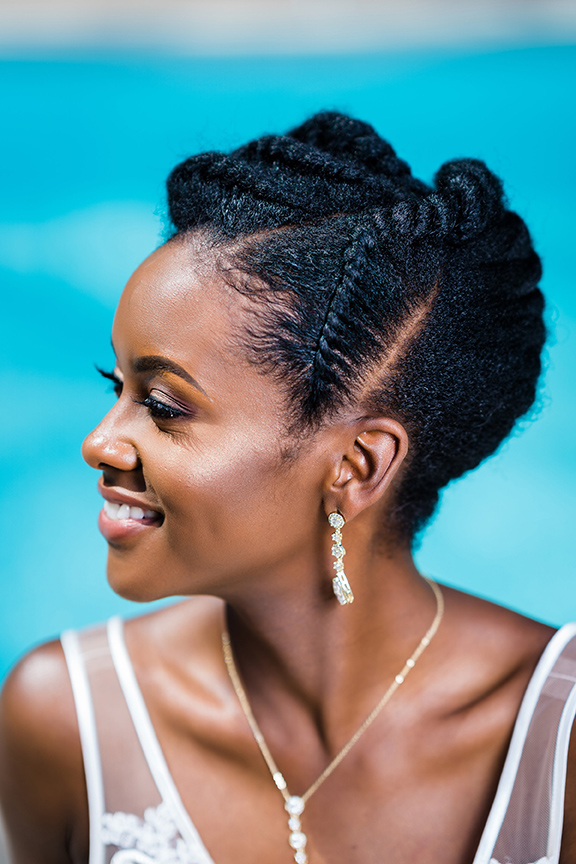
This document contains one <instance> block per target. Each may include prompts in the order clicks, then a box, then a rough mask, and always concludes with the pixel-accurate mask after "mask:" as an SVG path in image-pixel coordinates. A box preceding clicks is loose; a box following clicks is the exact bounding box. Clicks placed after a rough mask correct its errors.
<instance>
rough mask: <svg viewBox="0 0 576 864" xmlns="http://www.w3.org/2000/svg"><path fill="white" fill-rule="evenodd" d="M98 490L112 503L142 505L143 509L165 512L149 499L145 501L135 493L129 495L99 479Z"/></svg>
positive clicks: (132, 505)
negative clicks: (105, 484) (154, 505)
mask: <svg viewBox="0 0 576 864" xmlns="http://www.w3.org/2000/svg"><path fill="white" fill-rule="evenodd" d="M98 491H99V493H100V495H102V497H103V498H104V499H105V500H106V501H110V502H111V503H112V504H127V505H128V506H129V507H140V508H141V509H142V510H154V512H155V513H158V514H159V515H160V516H163V515H164V514H163V513H162V511H161V510H160V508H159V507H153V506H152V505H151V504H150V503H149V502H148V501H143V500H142V499H141V498H137V497H136V496H135V495H127V494H126V492H119V491H118V489H116V488H114V489H113V488H110V487H108V486H103V485H102V482H101V481H98Z"/></svg>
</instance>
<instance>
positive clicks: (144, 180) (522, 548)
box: [0, 46, 576, 675]
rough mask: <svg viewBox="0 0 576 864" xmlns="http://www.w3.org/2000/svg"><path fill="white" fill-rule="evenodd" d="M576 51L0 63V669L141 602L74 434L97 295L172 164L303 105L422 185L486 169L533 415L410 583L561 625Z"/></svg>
mask: <svg viewBox="0 0 576 864" xmlns="http://www.w3.org/2000/svg"><path fill="white" fill-rule="evenodd" d="M575 82H576V47H570V46H569V47H566V46H565V47H561V48H530V47H526V48H523V49H515V50H508V51H504V50H499V51H497V52H484V53H473V54H470V53H467V54H459V53H454V52H453V53H441V52H428V53H423V52H419V53H398V54H389V55H369V56H359V57H354V56H346V57H344V56H342V57H324V58H298V59H296V58H289V57H286V58H267V59H257V58H236V59H226V58H222V59H216V58H214V59H174V58H172V59H171V58H167V57H153V58H145V57H141V56H134V55H126V56H104V55H99V56H94V57H91V58H88V57H82V58H60V59H58V60H50V61H31V60H26V61H24V60H22V61H18V60H12V61H5V62H2V63H0V126H1V128H2V132H1V134H0V172H1V176H0V290H1V297H2V304H1V317H2V330H1V333H2V342H1V344H2V371H3V383H4V390H3V394H2V396H3V398H2V403H1V404H2V423H1V425H0V436H1V442H0V443H1V446H0V468H1V477H2V484H1V500H0V510H1V512H0V517H1V519H0V524H1V525H2V531H3V535H2V544H1V550H2V554H1V569H2V577H1V578H2V592H1V596H0V675H1V674H3V673H4V672H5V671H6V669H7V668H8V667H9V666H10V665H11V664H12V663H13V662H14V660H15V659H16V658H17V657H18V656H19V655H20V654H21V653H22V652H23V651H25V650H26V649H27V648H29V647H30V646H31V645H33V644H35V643H37V642H38V641H40V640H44V639H47V638H51V637H54V636H55V635H56V634H58V633H59V632H60V631H61V630H62V629H63V628H66V627H70V626H82V625H85V624H88V623H90V622H93V621H97V620H100V619H103V618H105V617H107V616H109V615H110V614H112V613H116V612H121V613H123V614H135V613H137V612H140V611H142V607H139V606H136V605H134V604H130V603H129V602H127V601H124V600H121V599H119V598H118V597H116V596H115V595H114V594H113V593H112V591H111V590H110V589H109V587H108V586H107V583H106V580H105V575H104V571H105V551H106V550H105V543H104V541H103V540H102V538H101V537H100V535H99V534H98V531H97V529H96V515H97V512H98V509H99V506H100V504H99V499H98V496H97V494H96V491H95V483H96V475H95V472H94V471H92V470H91V469H89V468H87V467H86V466H84V465H83V463H82V460H81V457H80V443H81V441H82V438H83V437H84V435H85V434H86V433H87V432H88V431H89V430H90V429H91V428H92V426H94V425H95V424H96V423H97V421H98V420H99V418H100V417H101V416H102V414H103V413H104V412H105V411H106V410H107V408H108V406H109V405H110V400H111V398H112V397H111V396H110V394H107V393H106V392H105V388H103V386H102V382H101V380H99V379H98V377H97V375H96V374H95V371H94V366H93V364H94V362H98V363H100V364H105V365H107V364H110V362H111V359H112V358H111V352H110V349H109V338H110V329H111V323H112V316H113V310H114V306H115V303H116V301H117V299H118V296H119V293H120V291H121V288H122V286H123V284H124V282H125V281H126V279H127V277H128V276H129V274H130V272H131V271H132V270H133V269H134V267H135V266H136V265H137V264H138V263H139V262H140V260H141V259H142V258H143V257H145V256H146V255H147V254H148V253H149V252H150V251H151V250H152V249H153V248H154V247H155V246H156V245H157V244H158V243H159V242H160V239H161V236H162V232H163V230H164V228H165V226H164V187H163V184H164V179H165V177H166V175H167V173H168V172H169V170H170V169H171V168H172V167H173V165H174V164H175V163H176V162H177V161H178V160H180V159H181V158H182V157H184V156H186V155H188V154H190V153H192V152H195V151H198V150H204V149H212V148H218V149H224V148H229V147H233V146H235V145H237V144H239V143H241V142H243V141H245V140H246V139H247V138H249V137H251V136H256V135H260V134H262V133H265V132H277V131H281V130H284V129H286V128H288V127H289V126H290V125H292V124H296V123H298V122H300V121H301V120H302V119H303V118H304V117H305V116H306V115H308V114H310V113H312V112H314V111H316V110H318V109H321V108H326V107H328V108H337V109H341V110H343V111H347V112H351V113H353V114H356V115H358V116H359V117H362V118H363V119H366V120H369V121H370V122H372V123H373V124H374V125H375V126H376V127H377V128H378V130H379V131H380V132H381V133H382V134H383V135H385V136H386V137H388V138H389V140H390V141H391V142H392V144H393V145H394V147H395V148H396V149H397V151H398V152H399V153H400V155H402V156H403V157H404V158H406V159H407V160H408V161H409V162H410V163H411V164H412V166H413V168H414V171H415V173H416V174H418V175H419V176H421V177H423V178H424V179H427V180H429V179H431V177H432V175H433V173H434V171H435V170H436V169H437V168H438V167H439V165H440V164H441V163H442V162H443V161H444V160H446V159H449V158H452V157H455V156H476V157H480V158H483V159H485V160H486V161H487V162H488V163H489V165H490V166H491V167H492V168H493V169H494V170H496V171H497V172H499V173H500V174H501V175H502V176H503V177H504V178H505V182H506V189H507V192H508V195H509V198H510V201H511V203H512V205H513V206H514V207H515V208H516V209H518V210H519V212H520V213H521V214H522V215H523V216H524V217H525V218H526V219H527V220H528V223H529V225H530V227H531V230H532V233H533V235H534V238H535V241H536V245H537V248H538V250H539V252H540V253H541V255H542V256H543V259H544V266H545V277H544V282H543V286H544V290H545V292H546V294H547V297H548V301H549V305H548V320H549V324H550V328H551V333H552V335H551V338H550V344H549V349H548V353H547V372H546V376H545V381H544V385H543V389H542V393H541V395H540V398H539V403H538V406H537V411H536V414H537V420H536V422H530V423H528V422H524V423H522V424H521V425H522V428H521V430H520V431H519V433H518V434H515V435H514V437H513V438H512V440H511V441H509V442H508V443H506V444H505V445H504V447H503V448H502V450H501V451H500V453H499V454H498V455H497V456H496V457H494V458H493V459H492V460H490V461H489V462H488V463H487V464H486V465H485V466H483V467H482V468H480V469H479V470H478V471H476V472H474V473H473V474H471V475H470V476H469V477H467V478H464V479H463V480H461V481H459V482H458V483H456V484H454V485H453V486H452V487H450V488H449V489H448V490H447V492H446V493H445V495H444V501H443V505H442V509H441V511H440V515H439V516H438V517H437V518H436V519H435V521H434V523H433V525H432V527H431V528H430V529H429V531H428V532H427V534H426V536H425V539H424V542H423V545H422V548H421V550H420V551H419V553H418V562H419V565H420V567H421V569H422V570H423V571H424V572H427V573H430V574H431V575H435V576H436V577H437V578H439V579H440V580H444V581H446V582H448V583H451V584H454V585H457V586H461V587H463V588H464V589H466V590H469V591H472V592H475V593H478V594H481V595H483V596H486V597H489V598H492V599H494V600H496V601H498V602H500V603H504V604H507V605H509V606H512V607H514V608H516V609H519V610H521V611H523V612H525V613H527V614H529V615H533V616H535V617H538V618H541V619H543V620H545V621H548V622H552V623H554V624H561V623H563V622H564V621H567V620H569V619H574V618H576V590H575V587H574V564H573V554H572V553H573V536H574V534H573V531H574V527H573V526H574V522H575V519H576V491H575V487H576V458H575V447H574V431H573V429H574V425H575V421H576V412H575V407H574V396H575V393H576V362H575V360H576V356H575V355H576V348H575V346H576V340H575V333H574V329H575V319H576V295H575V291H574V240H573V232H574V228H575V220H574V201H575V200H576V167H575V166H576V160H575V158H574V153H575V152H576V117H575V112H574V104H575V95H576V94H575Z"/></svg>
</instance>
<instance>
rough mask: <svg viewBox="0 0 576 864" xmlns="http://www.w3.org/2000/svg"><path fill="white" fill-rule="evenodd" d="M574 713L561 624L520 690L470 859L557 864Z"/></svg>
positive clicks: (575, 657)
mask: <svg viewBox="0 0 576 864" xmlns="http://www.w3.org/2000/svg"><path fill="white" fill-rule="evenodd" d="M575 715H576V624H566V625H565V626H564V627H562V628H561V629H560V630H559V631H558V632H557V633H556V634H555V635H554V636H553V638H552V639H551V641H550V643H549V644H548V646H547V647H546V650H545V651H544V653H543V655H542V657H541V658H540V661H539V663H538V665H537V667H536V669H535V671H534V674H533V676H532V679H531V681H530V684H529V685H528V688H527V690H526V693H525V696H524V699H523V701H522V705H521V707H520V711H519V713H518V718H517V720H516V724H515V727H514V732H513V735H512V740H511V742H510V747H509V751H508V756H507V758H506V762H505V765H504V769H503V771H502V776H501V778H500V783H499V786H498V791H497V793H496V797H495V799H494V804H493V807H492V810H491V812H490V816H489V818H488V822H487V824H486V828H485V830H484V834H483V836H482V840H481V842H480V846H479V848H478V853H477V855H476V857H475V859H474V864H489V862H492V864H504V862H510V861H513V862H514V864H557V862H558V860H559V857H560V844H561V840H562V825H563V818H564V791H565V786H566V770H567V761H568V746H569V743H570V733H571V729H572V726H573V724H574V717H575Z"/></svg>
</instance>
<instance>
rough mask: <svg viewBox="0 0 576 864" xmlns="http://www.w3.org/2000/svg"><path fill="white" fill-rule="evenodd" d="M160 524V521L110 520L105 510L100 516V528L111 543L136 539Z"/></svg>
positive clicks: (101, 511)
mask: <svg viewBox="0 0 576 864" xmlns="http://www.w3.org/2000/svg"><path fill="white" fill-rule="evenodd" d="M160 524H161V522H160V521H159V520H158V519H110V517H109V516H108V515H107V513H106V511H105V510H104V508H102V510H100V513H99V515H98V528H99V529H100V533H101V534H102V535H103V537H104V538H105V539H106V540H107V541H108V542H109V543H114V542H118V540H125V539H128V538H129V537H134V536H135V535H137V534H141V533H142V532H143V531H148V530H149V529H150V528H158V526H159V525H160Z"/></svg>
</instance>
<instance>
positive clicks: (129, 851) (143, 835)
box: [101, 801, 206, 864]
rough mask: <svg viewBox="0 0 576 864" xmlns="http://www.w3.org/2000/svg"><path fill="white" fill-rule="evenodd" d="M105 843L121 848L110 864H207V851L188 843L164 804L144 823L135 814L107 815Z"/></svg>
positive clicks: (150, 811)
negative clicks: (194, 847) (192, 846)
mask: <svg viewBox="0 0 576 864" xmlns="http://www.w3.org/2000/svg"><path fill="white" fill-rule="evenodd" d="M101 838H102V842H103V843H104V845H106V846H117V847H118V852H116V853H115V854H114V855H113V856H112V859H111V861H110V864H205V861H206V853H205V850H204V847H203V846H201V847H200V848H196V849H193V848H191V847H190V845H189V844H187V843H186V842H185V841H184V838H183V837H182V835H181V834H180V831H179V830H178V826H177V825H176V822H175V821H174V818H173V816H172V813H171V812H170V808H169V807H168V805H167V804H166V802H165V801H163V802H162V803H161V804H159V805H158V806H157V807H148V808H147V809H146V810H145V811H144V819H140V818H139V817H138V816H135V815H134V814H133V813H123V812H122V811H118V812H116V813H104V815H103V817H102V834H101Z"/></svg>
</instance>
